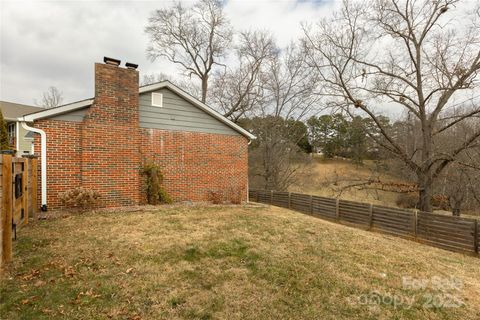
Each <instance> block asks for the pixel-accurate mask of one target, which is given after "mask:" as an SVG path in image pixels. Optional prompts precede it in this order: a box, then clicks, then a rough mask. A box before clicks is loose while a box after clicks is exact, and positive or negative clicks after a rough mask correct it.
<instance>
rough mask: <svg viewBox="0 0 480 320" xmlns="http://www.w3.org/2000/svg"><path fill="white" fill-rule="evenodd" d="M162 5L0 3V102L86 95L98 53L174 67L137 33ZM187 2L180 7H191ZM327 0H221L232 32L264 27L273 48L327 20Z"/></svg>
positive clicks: (153, 67) (157, 68)
mask: <svg viewBox="0 0 480 320" xmlns="http://www.w3.org/2000/svg"><path fill="white" fill-rule="evenodd" d="M170 3H171V2H169V1H158V2H157V1H130V2H124V1H119V2H117V1H2V2H0V29H1V31H0V77H1V78H0V99H1V100H7V101H14V102H19V103H25V104H32V103H33V102H34V99H40V97H41V96H42V92H43V91H45V90H46V89H47V88H48V87H49V86H52V85H53V86H56V87H58V88H59V89H60V90H61V91H62V92H63V94H64V98H65V99H64V101H65V102H69V101H75V100H80V99H85V98H88V97H92V96H93V76H94V74H93V63H94V62H101V61H102V59H103V56H111V57H114V58H119V59H121V60H122V61H123V62H125V61H130V62H134V63H138V64H139V71H140V73H141V75H142V74H151V73H155V72H156V73H160V72H162V73H165V74H169V75H172V76H173V77H175V75H176V74H178V70H177V68H176V67H175V66H173V65H172V64H171V63H169V62H167V61H160V60H159V61H155V62H153V63H152V62H150V61H149V60H148V59H147V58H146V55H145V49H146V47H147V44H148V38H147V36H146V35H145V34H144V28H145V25H146V23H147V19H148V17H149V15H150V13H151V12H152V11H153V10H154V9H158V8H160V7H164V6H168V5H170ZM191 4H192V2H190V1H189V2H186V5H191ZM335 5H336V4H335V2H333V1H313V0H312V1H293V0H291V1H241V0H238V1H233V0H231V1H228V2H227V3H226V5H225V11H226V13H227V14H228V16H229V17H230V19H231V22H232V24H233V26H234V28H235V29H237V30H246V29H268V30H271V31H272V33H273V34H274V35H275V37H276V39H277V41H278V43H279V44H280V45H282V46H283V45H287V44H288V43H289V42H290V41H292V40H295V39H297V38H298V37H299V36H300V35H301V30H300V22H301V21H315V20H317V19H319V18H320V17H322V16H325V15H328V14H329V12H331V10H332V7H333V6H335Z"/></svg>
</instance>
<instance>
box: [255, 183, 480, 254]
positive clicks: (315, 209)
mask: <svg viewBox="0 0 480 320" xmlns="http://www.w3.org/2000/svg"><path fill="white" fill-rule="evenodd" d="M249 198H250V201H253V202H260V203H267V204H271V205H274V206H278V207H283V208H288V209H292V210H295V211H299V212H302V213H306V214H309V215H314V216H317V217H321V218H324V219H328V220H331V221H337V222H342V223H347V224H349V225H353V226H357V227H362V228H364V229H367V230H372V231H379V232H383V233H388V234H391V235H395V236H399V237H403V238H407V239H410V240H415V241H418V242H422V243H425V244H428V245H432V246H435V247H440V248H443V249H446V250H450V251H456V252H463V253H470V254H476V255H478V254H479V250H480V235H479V233H480V226H479V224H480V223H479V221H478V220H476V219H467V218H463V217H454V216H444V215H439V214H432V213H428V212H421V211H411V210H404V209H399V208H390V207H384V206H376V205H372V204H368V203H360V202H354V201H347V200H339V199H332V198H325V197H318V196H312V195H307V194H299V193H290V192H280V191H267V190H252V189H251V190H249Z"/></svg>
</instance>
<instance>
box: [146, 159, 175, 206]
mask: <svg viewBox="0 0 480 320" xmlns="http://www.w3.org/2000/svg"><path fill="white" fill-rule="evenodd" d="M142 175H144V176H145V191H146V193H147V202H148V203H149V204H153V205H156V204H160V203H172V202H173V201H172V198H170V196H169V195H168V193H167V191H165V189H164V188H163V187H162V183H163V174H162V171H161V170H160V166H159V165H158V164H156V163H154V162H149V163H147V164H145V165H144V166H143V168H142Z"/></svg>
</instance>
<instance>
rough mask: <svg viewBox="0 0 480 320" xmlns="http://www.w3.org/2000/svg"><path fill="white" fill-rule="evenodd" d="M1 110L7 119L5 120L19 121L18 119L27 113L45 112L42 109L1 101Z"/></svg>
mask: <svg viewBox="0 0 480 320" xmlns="http://www.w3.org/2000/svg"><path fill="white" fill-rule="evenodd" d="M0 109H2V114H3V118H5V120H17V118H18V117H21V116H23V115H25V114H27V113H32V112H37V111H44V110H45V109H44V108H41V107H35V106H29V105H25V104H19V103H13V102H7V101H0Z"/></svg>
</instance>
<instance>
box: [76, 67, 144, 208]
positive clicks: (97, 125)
mask: <svg viewBox="0 0 480 320" xmlns="http://www.w3.org/2000/svg"><path fill="white" fill-rule="evenodd" d="M104 61H105V63H96V64H95V100H94V103H93V105H92V106H91V107H90V108H89V110H88V111H87V114H86V116H85V120H84V123H83V128H82V142H81V144H82V149H81V153H82V159H81V162H82V169H81V176H82V186H83V187H85V188H90V189H94V190H96V191H98V192H100V194H101V195H102V197H101V198H102V200H103V205H105V206H122V205H135V204H138V203H139V201H140V176H139V174H140V173H139V172H140V165H141V159H140V152H139V150H140V128H139V102H138V101H139V93H138V71H137V70H135V68H132V67H128V68H122V67H120V66H119V65H120V61H119V60H115V59H110V58H105V59H104Z"/></svg>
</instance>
